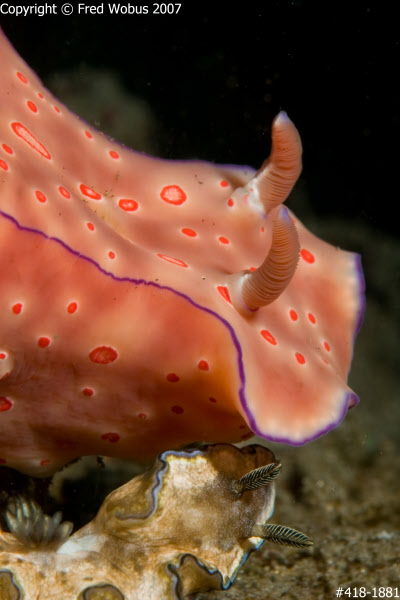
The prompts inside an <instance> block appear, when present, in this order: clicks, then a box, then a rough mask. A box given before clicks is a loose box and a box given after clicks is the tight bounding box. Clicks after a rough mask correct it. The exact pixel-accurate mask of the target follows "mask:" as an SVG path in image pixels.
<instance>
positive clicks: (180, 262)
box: [157, 254, 188, 267]
mask: <svg viewBox="0 0 400 600" xmlns="http://www.w3.org/2000/svg"><path fill="white" fill-rule="evenodd" d="M157 256H158V257H159V258H162V259H163V260H166V261H167V262H170V263H172V264H174V265H178V267H187V266H188V265H187V264H186V263H185V262H183V260H180V259H179V258H172V257H171V256H167V255H166V254H157Z"/></svg>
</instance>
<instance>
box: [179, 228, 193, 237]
mask: <svg viewBox="0 0 400 600" xmlns="http://www.w3.org/2000/svg"><path fill="white" fill-rule="evenodd" d="M181 231H182V233H184V234H185V235H188V236H189V237H196V235H197V233H196V232H195V231H194V229H189V228H188V227H184V228H183V229H181Z"/></svg>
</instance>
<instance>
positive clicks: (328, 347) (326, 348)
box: [324, 342, 331, 352]
mask: <svg viewBox="0 0 400 600" xmlns="http://www.w3.org/2000/svg"><path fill="white" fill-rule="evenodd" d="M324 348H325V350H326V351H327V352H330V351H331V347H330V345H329V344H328V342H324Z"/></svg>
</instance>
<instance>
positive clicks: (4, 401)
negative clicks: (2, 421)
mask: <svg viewBox="0 0 400 600" xmlns="http://www.w3.org/2000/svg"><path fill="white" fill-rule="evenodd" d="M11 407H12V402H11V401H10V400H9V399H8V398H5V397H4V396H0V412H5V411H6V410H10V408H11Z"/></svg>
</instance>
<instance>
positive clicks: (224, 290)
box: [217, 285, 232, 304]
mask: <svg viewBox="0 0 400 600" xmlns="http://www.w3.org/2000/svg"><path fill="white" fill-rule="evenodd" d="M217 290H218V291H219V293H220V294H221V296H222V297H223V298H224V299H225V300H226V301H227V302H229V303H230V304H232V302H231V297H230V295H229V290H228V288H227V287H226V286H225V285H219V286H218V287H217Z"/></svg>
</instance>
